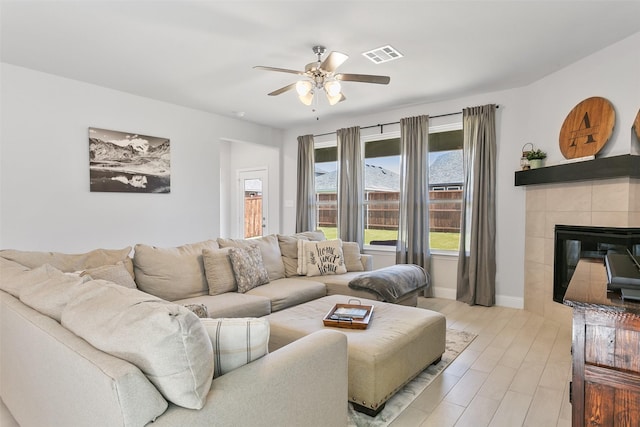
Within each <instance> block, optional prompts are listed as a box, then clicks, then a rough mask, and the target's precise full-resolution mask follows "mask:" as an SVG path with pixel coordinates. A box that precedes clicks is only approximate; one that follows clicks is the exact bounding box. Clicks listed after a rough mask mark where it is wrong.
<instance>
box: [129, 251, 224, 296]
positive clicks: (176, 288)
mask: <svg viewBox="0 0 640 427" xmlns="http://www.w3.org/2000/svg"><path fill="white" fill-rule="evenodd" d="M217 248H218V244H217V243H216V242H215V240H206V241H203V242H198V243H190V244H186V245H182V246H178V247H175V248H158V247H155V246H148V245H143V244H137V245H136V246H135V252H134V255H133V265H134V268H135V273H136V283H137V284H138V288H139V289H140V290H141V291H144V292H147V293H149V294H151V295H155V296H157V297H159V298H162V299H166V300H167V301H175V300H178V299H184V298H190V297H195V296H198V295H207V294H208V293H209V287H208V285H207V279H206V276H205V271H204V264H203V261H202V251H203V250H204V249H217Z"/></svg>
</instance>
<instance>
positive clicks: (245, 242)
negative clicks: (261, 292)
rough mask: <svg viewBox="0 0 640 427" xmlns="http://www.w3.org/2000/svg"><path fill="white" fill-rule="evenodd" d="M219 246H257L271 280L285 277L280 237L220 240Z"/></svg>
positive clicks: (273, 235)
mask: <svg viewBox="0 0 640 427" xmlns="http://www.w3.org/2000/svg"><path fill="white" fill-rule="evenodd" d="M218 244H219V245H220V247H221V248H247V247H249V246H253V245H257V246H258V248H259V249H260V253H261V254H262V262H263V263H264V266H265V268H266V269H267V272H268V273H269V280H277V279H282V278H284V277H285V273H284V264H283V263H282V254H281V253H280V246H279V245H278V237H277V236H276V235H275V234H270V235H268V236H263V237H257V238H253V239H222V238H218Z"/></svg>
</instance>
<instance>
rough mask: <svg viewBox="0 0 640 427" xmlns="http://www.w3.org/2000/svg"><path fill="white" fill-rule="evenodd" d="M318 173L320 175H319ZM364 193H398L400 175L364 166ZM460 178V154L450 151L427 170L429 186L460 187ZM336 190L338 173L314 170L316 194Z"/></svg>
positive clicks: (378, 167)
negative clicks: (453, 185)
mask: <svg viewBox="0 0 640 427" xmlns="http://www.w3.org/2000/svg"><path fill="white" fill-rule="evenodd" d="M319 172H320V173H319ZM364 173H365V181H364V182H365V189H364V191H392V192H397V191H400V175H398V174H397V173H395V172H393V171H391V170H389V169H385V168H383V167H380V166H374V165H369V164H365V171H364ZM462 182H463V176H462V152H460V151H451V152H448V153H446V154H443V155H441V156H440V157H438V158H437V159H436V160H435V161H434V162H433V164H432V165H431V167H430V168H429V186H431V187H432V186H434V185H452V184H455V185H460V184H462ZM337 188H338V172H337V171H335V170H334V171H332V172H326V171H320V170H316V192H317V193H335V192H336V191H337Z"/></svg>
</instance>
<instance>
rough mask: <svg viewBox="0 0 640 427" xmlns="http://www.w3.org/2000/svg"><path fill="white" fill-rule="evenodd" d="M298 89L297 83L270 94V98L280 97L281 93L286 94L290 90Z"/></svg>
mask: <svg viewBox="0 0 640 427" xmlns="http://www.w3.org/2000/svg"><path fill="white" fill-rule="evenodd" d="M295 87H296V84H295V83H291V84H290V85H286V86H285V87H281V88H280V89H276V90H274V91H273V92H271V93H269V96H276V95H280V94H281V93H285V92H286V91H288V90H291V89H294V88H295Z"/></svg>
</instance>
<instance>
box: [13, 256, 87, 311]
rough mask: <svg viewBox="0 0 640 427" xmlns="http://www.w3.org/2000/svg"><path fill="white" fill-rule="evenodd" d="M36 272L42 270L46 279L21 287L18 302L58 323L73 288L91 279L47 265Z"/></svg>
mask: <svg viewBox="0 0 640 427" xmlns="http://www.w3.org/2000/svg"><path fill="white" fill-rule="evenodd" d="M36 270H44V271H45V274H46V279H44V280H40V281H38V282H37V283H31V284H29V285H27V286H24V287H22V289H20V301H22V302H23V303H24V304H26V305H28V306H29V307H31V308H33V309H34V310H37V311H39V312H40V313H42V314H44V315H45V316H49V317H51V318H52V319H54V320H56V321H57V322H60V318H61V317H62V310H63V309H64V308H65V307H66V305H67V303H68V302H69V299H70V298H71V296H72V295H73V292H74V288H75V287H77V286H81V285H82V284H83V283H85V282H87V281H89V280H91V278H90V277H88V276H85V277H80V276H78V275H73V274H65V273H63V272H62V271H60V270H58V269H56V268H53V267H52V266H50V265H49V264H45V265H43V266H41V267H38V268H37V269H36Z"/></svg>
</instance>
